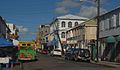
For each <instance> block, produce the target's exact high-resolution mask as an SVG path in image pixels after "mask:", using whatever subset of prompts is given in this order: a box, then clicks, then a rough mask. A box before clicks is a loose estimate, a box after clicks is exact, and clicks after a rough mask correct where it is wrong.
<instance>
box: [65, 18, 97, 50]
mask: <svg viewBox="0 0 120 70" xmlns="http://www.w3.org/2000/svg"><path fill="white" fill-rule="evenodd" d="M96 28H97V25H96V19H95V18H93V19H90V20H87V21H85V22H83V23H81V24H79V25H78V26H75V27H73V28H71V29H69V30H67V32H66V36H67V37H66V39H67V44H68V45H69V46H70V47H75V48H88V45H89V43H90V41H91V40H96Z"/></svg>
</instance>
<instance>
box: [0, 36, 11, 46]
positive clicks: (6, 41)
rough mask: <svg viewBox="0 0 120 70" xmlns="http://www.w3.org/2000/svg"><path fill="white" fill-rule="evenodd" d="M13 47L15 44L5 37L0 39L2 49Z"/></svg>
mask: <svg viewBox="0 0 120 70" xmlns="http://www.w3.org/2000/svg"><path fill="white" fill-rule="evenodd" d="M9 46H13V43H12V42H10V41H8V40H7V39H5V38H4V37H0V47H9Z"/></svg>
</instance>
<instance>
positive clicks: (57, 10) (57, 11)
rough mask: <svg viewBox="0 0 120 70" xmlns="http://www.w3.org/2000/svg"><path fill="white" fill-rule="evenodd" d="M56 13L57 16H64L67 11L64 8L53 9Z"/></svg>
mask: <svg viewBox="0 0 120 70" xmlns="http://www.w3.org/2000/svg"><path fill="white" fill-rule="evenodd" d="M55 11H56V13H58V14H66V13H68V11H67V10H66V9H65V7H58V8H56V9H55Z"/></svg>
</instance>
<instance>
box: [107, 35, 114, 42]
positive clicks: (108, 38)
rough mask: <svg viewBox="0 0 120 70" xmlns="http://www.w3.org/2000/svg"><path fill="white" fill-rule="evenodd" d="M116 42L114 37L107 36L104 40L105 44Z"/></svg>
mask: <svg viewBox="0 0 120 70" xmlns="http://www.w3.org/2000/svg"><path fill="white" fill-rule="evenodd" d="M115 41H116V40H115V37H114V36H108V37H107V38H106V42H107V43H114V42H115Z"/></svg>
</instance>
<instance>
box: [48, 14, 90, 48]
mask: <svg viewBox="0 0 120 70" xmlns="http://www.w3.org/2000/svg"><path fill="white" fill-rule="evenodd" d="M86 20H88V19H87V18H84V17H80V16H76V15H72V14H68V15H64V16H59V17H56V18H55V20H53V22H52V23H51V24H50V36H51V38H50V39H51V42H50V44H51V45H52V46H53V47H54V48H58V49H62V47H63V46H65V45H66V44H67V41H66V31H67V30H69V29H71V28H73V27H75V26H78V25H79V24H81V23H83V22H85V21H86ZM61 46H62V47H61Z"/></svg>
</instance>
